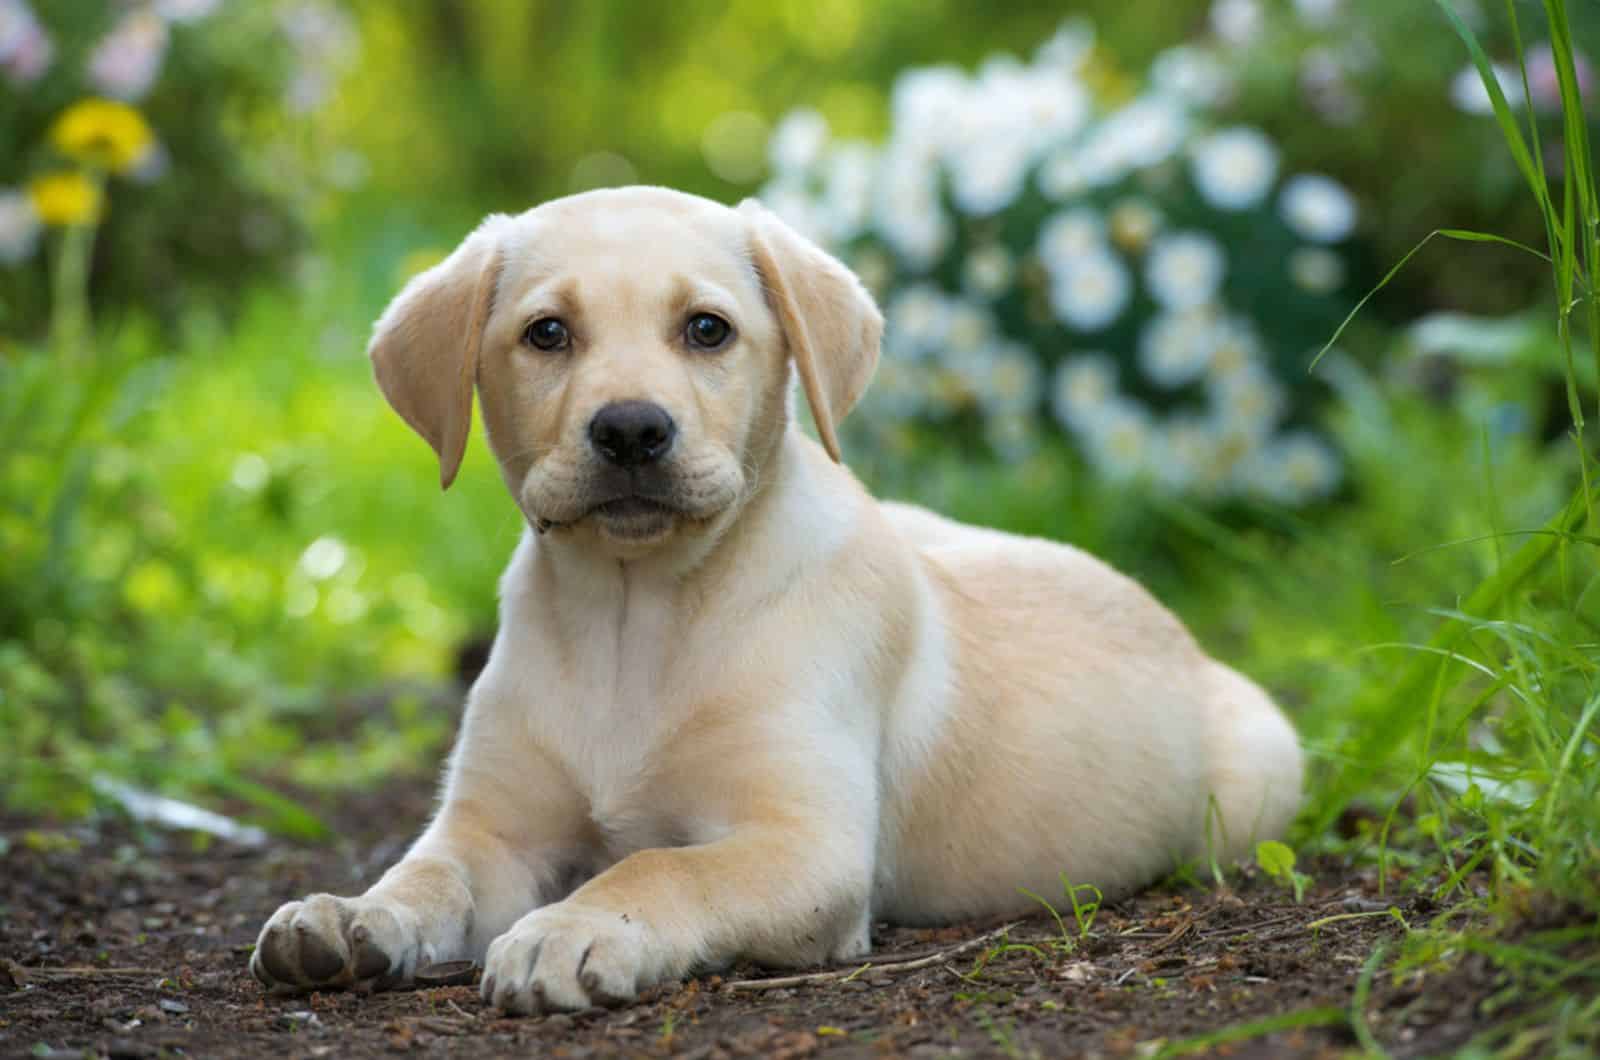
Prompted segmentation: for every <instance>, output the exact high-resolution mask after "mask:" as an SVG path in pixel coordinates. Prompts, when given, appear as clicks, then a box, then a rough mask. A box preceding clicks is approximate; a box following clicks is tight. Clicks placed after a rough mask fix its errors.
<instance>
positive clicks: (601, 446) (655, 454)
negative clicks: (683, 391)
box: [589, 401, 678, 470]
mask: <svg viewBox="0 0 1600 1060" xmlns="http://www.w3.org/2000/svg"><path fill="white" fill-rule="evenodd" d="M677 436H678V425H677V424H676V423H674V422H673V421H672V417H671V416H670V415H669V414H668V413H667V410H666V409H664V408H662V407H661V406H660V405H657V404H656V403H655V402H653V401H614V402H612V403H611V404H609V405H607V406H605V407H604V408H602V409H601V410H600V411H599V412H597V413H595V414H594V419H592V420H590V421H589V444H590V445H591V446H593V447H594V451H595V452H596V453H598V454H600V457H601V459H603V460H605V461H606V462H607V463H610V464H615V465H616V466H617V467H621V468H627V469H630V470H631V469H633V468H638V467H643V466H645V465H646V464H654V463H656V462H657V461H659V460H661V458H662V457H664V456H666V455H667V453H668V452H669V451H671V449H672V442H673V440H674V439H675V438H677Z"/></svg>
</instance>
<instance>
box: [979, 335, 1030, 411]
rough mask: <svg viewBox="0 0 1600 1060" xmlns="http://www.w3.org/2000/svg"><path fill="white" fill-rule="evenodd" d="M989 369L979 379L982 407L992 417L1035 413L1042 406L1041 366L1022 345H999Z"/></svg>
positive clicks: (993, 349)
mask: <svg viewBox="0 0 1600 1060" xmlns="http://www.w3.org/2000/svg"><path fill="white" fill-rule="evenodd" d="M987 368H988V370H987V372H986V374H985V376H984V378H982V379H980V380H975V382H976V383H977V385H976V387H975V388H974V389H975V390H976V392H977V395H978V404H979V406H980V407H982V408H983V410H984V412H985V413H987V414H989V415H1002V414H1007V413H1020V412H1032V411H1033V409H1034V408H1035V407H1036V406H1037V405H1038V404H1039V392H1040V381H1039V365H1038V362H1036V361H1035V360H1034V358H1033V354H1032V352H1031V351H1030V350H1029V349H1028V348H1027V347H1026V346H1024V345H1022V344H1021V343H1019V342H1000V343H996V344H995V345H994V346H992V347H991V348H990V350H989V357H988V366H987Z"/></svg>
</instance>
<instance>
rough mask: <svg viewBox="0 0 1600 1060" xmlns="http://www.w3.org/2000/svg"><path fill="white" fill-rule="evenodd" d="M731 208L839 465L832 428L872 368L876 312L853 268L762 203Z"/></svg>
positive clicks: (878, 328)
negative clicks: (743, 224)
mask: <svg viewBox="0 0 1600 1060" xmlns="http://www.w3.org/2000/svg"><path fill="white" fill-rule="evenodd" d="M739 212H740V213H742V214H744V215H745V216H746V217H747V218H749V220H750V253H751V257H752V259H753V260H754V262H755V267H756V271H757V272H759V273H760V274H761V279H762V282H763V283H764V284H765V285H766V289H767V297H768V300H769V301H770V302H771V303H772V307H773V310H774V311H775V312H776V313H777V315H778V322H779V323H780V324H781V325H782V326H783V335H784V339H785V341H787V343H788V345H789V355H790V356H791V357H793V358H794V364H795V368H796V369H797V370H798V371H799V373H800V383H801V385H802V386H804V387H805V391H806V401H807V402H809V403H810V405H811V417H812V419H814V420H815V421H816V424H817V433H818V434H819V435H821V436H822V444H823V446H824V447H825V448H826V449H827V450H828V455H829V456H831V457H833V459H834V461H835V462H839V463H842V462H843V461H842V458H841V456H840V454H839V436H838V433H837V430H836V427H837V425H838V423H839V422H840V421H841V420H843V419H844V418H845V416H846V415H847V414H848V413H849V412H850V410H851V409H852V408H854V407H855V403H856V402H857V401H858V400H859V399H860V398H861V393H862V391H864V390H866V389H867V384H868V383H869V382H871V381H872V373H873V372H874V371H875V370H876V369H877V367H878V346H879V341H880V340H881V339H882V337H883V314H881V313H879V312H878V307H877V305H875V304H874V303H873V301H872V296H871V295H870V294H868V293H867V289H866V288H865V287H863V286H862V285H861V281H860V280H859V279H857V278H856V274H855V273H853V272H851V271H850V270H849V269H848V268H846V267H845V266H844V264H843V263H842V262H840V261H839V260H838V259H837V258H835V257H833V255H831V254H829V253H827V252H826V251H824V250H823V249H822V248H821V247H819V246H817V245H816V244H815V243H812V242H811V241H810V240H808V239H806V238H805V237H804V236H802V235H800V233H798V232H796V231H795V230H794V229H792V228H790V227H789V226H788V225H786V224H784V223H783V221H782V220H780V219H779V218H778V217H777V216H776V215H775V214H773V213H772V212H771V211H770V210H768V209H767V208H766V207H765V206H762V205H761V204H760V203H759V202H757V201H756V200H754V199H746V200H745V201H744V202H742V203H740V204H739Z"/></svg>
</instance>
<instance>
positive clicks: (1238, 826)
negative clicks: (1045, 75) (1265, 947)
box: [251, 188, 1301, 1012]
mask: <svg viewBox="0 0 1600 1060" xmlns="http://www.w3.org/2000/svg"><path fill="white" fill-rule="evenodd" d="M881 329H882V318H881V317H880V315H879V313H878V311H877V309H876V308H875V307H874V305H873V303H872V299H871V298H870V297H869V296H868V294H867V293H866V291H865V290H864V289H863V288H862V286H861V284H860V283H858V282H857V280H856V278H855V277H854V275H852V274H851V273H850V271H849V270H848V269H846V268H845V267H844V266H843V265H841V264H840V263H839V262H838V261H836V260H834V259H833V258H831V257H830V256H828V255H827V254H825V253H824V252H823V251H821V250H820V249H818V248H817V247H816V246H814V245H812V244H811V243H809V242H807V241H806V240H805V239H803V238H801V237H800V236H799V235H797V234H796V233H795V232H794V231H792V230H790V229H789V228H787V227H786V226H785V225H784V224H783V223H782V222H781V221H779V220H778V219H777V218H776V217H774V216H773V215H772V214H770V213H768V212H767V211H766V210H764V209H763V208H762V207H761V206H759V205H757V204H756V203H753V202H748V203H745V204H744V205H743V206H741V207H739V208H738V209H730V208H728V207H725V206H721V205H718V204H716V203H713V202H709V201H707V200H705V199H700V198H697V197H694V196H691V195H684V194H680V193H677V192H673V191H668V190H665V189H660V188H627V189H619V190H607V191H596V192H589V193H587V194H583V195H577V196H573V197H570V198H566V199H560V200H557V201H555V202H550V203H547V204H545V205H543V206H540V207H538V208H537V209H534V210H530V211H528V212H527V213H524V214H522V215H520V216H517V217H510V216H503V215H496V216H492V217H490V218H489V219H487V220H486V221H485V222H484V223H483V224H482V226H481V227H479V228H478V229H477V231H475V232H473V233H472V234H471V235H470V236H468V237H467V240H466V241H465V242H464V243H463V244H462V245H461V246H460V248H459V249H457V250H456V251H455V253H454V254H452V255H451V256H450V258H449V259H448V260H446V261H445V262H444V263H442V264H440V265H438V266H437V267H435V268H433V269H431V270H429V271H428V272H426V273H423V274H422V275H421V276H418V277H417V278H416V279H415V280H413V281H412V282H411V283H410V284H408V285H407V286H406V288H405V290H403V291H402V292H401V293H400V295H399V296H398V297H397V298H396V299H395V300H394V302H393V304H391V305H390V306H389V308H388V310H387V311H386V312H385V313H384V314H383V317H382V318H381V319H380V320H379V321H378V323H377V327H376V332H375V334H374V337H373V339H372V345H371V349H370V352H371V356H372V360H373V363H374V365H375V367H376V371H377V377H378V382H379V384H380V385H381V387H382V389H383V392H384V394H385V396H386V397H387V398H388V400H389V401H390V403H392V404H393V405H394V407H395V409H396V410H397V411H398V412H399V413H400V415H401V416H403V417H404V418H405V420H406V422H407V423H409V424H410V425H411V426H412V427H414V428H415V429H416V431H417V432H418V433H419V434H421V435H422V437H423V438H425V439H426V440H427V441H428V443H429V444H430V445H432V446H433V448H434V449H435V450H437V452H438V455H439V460H440V464H441V467H442V478H443V482H444V485H446V486H448V485H449V484H450V481H451V480H452V479H453V478H454V477H455V474H456V469H457V467H458V466H459V465H460V462H461V457H462V452H463V450H464V449H465V447H466V444H467V436H468V433H469V426H470V422H471V414H472V404H473V394H474V390H476V393H477V397H478V402H479V404H480V407H481V409H482V411H483V418H484V421H485V425H486V427H487V431H488V436H489V442H490V445H491V446H492V447H493V450H494V452H495V454H496V456H497V458H498V460H499V464H500V469H501V472H502V473H503V474H504V476H505V481H506V485H507V486H509V487H510V490H511V496H512V497H513V498H514V499H515V501H516V503H517V506H518V507H519V508H521V510H522V512H523V514H524V516H525V517H526V519H527V523H528V530H527V532H526V533H525V534H524V536H523V540H522V542H521V544H520V545H519V546H518V548H517V551H516V555H515V556H514V557H513V558H512V560H511V565H510V568H509V569H508V570H507V571H506V574H505V577H504V580H503V582H502V583H501V596H502V602H501V626H500V634H499V637H498V639H497V640H496V641H495V645H494V650H493V653H492V655H491V657H490V659H489V663H488V667H487V668H486V669H485V670H484V672H483V675H482V676H481V677H480V678H479V679H478V682H477V684H476V685H475V686H474V687H473V689H472V692H471V695H470V697H469V699H468V703H467V709H466V715H465V717H464V719H463V721H462V724H461V732H460V735H459V738H458V740H457V743H456V746H455V750H454V752H453V753H452V755H451V758H450V764H449V769H448V774H447V777H446V779H445V782H444V791H443V796H442V801H441V805H440V808H439V811H438V815H437V816H436V817H435V818H434V820H433V822H432V823H431V824H430V825H429V826H428V828H427V830H426V831H425V832H424V833H423V834H422V837H421V838H420V839H418V840H417V842H416V844H415V845H414V846H413V847H412V848H411V850H410V852H409V853H407V854H406V856H405V857H404V859H402V860H401V861H400V863H399V864H398V865H395V866H394V867H393V868H392V869H390V870H389V872H388V873H387V874H386V875H385V876H384V877H383V878H382V879H381V880H380V881H379V882H378V883H377V884H376V885H375V886H373V887H372V889H371V890H369V891H367V892H366V893H365V894H363V895H361V896H359V897H354V898H338V897H334V896H332V895H326V894H318V895H312V896H311V897H308V898H306V899H304V900H303V901H296V902H290V903H289V904H287V905H285V906H284V907H283V908H282V909H280V910H278V912H277V913H276V914H275V915H274V916H273V917H272V919H271V920H270V921H268V923H267V924H266V926H265V927H264V928H263V929H262V932H261V937H260V941H259V943H258V945H257V946H256V950H255V955H254V957H253V958H252V960H251V968H252V970H253V972H254V973H255V975H256V976H257V977H258V978H259V979H260V980H261V981H262V982H264V983H266V984H269V985H271V986H274V987H281V988H287V989H301V990H304V989H311V988H317V987H323V986H330V985H341V984H349V983H353V982H357V981H366V980H375V981H378V982H380V983H381V982H388V981H393V980H395V979H400V980H403V979H405V978H407V977H409V976H410V975H411V974H412V973H413V972H414V971H416V970H417V969H418V968H419V967H420V966H424V965H427V964H429V963H430V962H434V961H442V960H451V959H458V958H472V959H475V960H480V961H482V962H483V963H484V978H483V996H484V998H485V999H486V1000H487V1001H490V1002H492V1003H493V1004H495V1005H498V1006H501V1007H502V1008H504V1009H507V1010H509V1011H512V1012H538V1011H542V1010H548V1009H577V1008H583V1007H585V1006H588V1005H591V1004H615V1003H619V1002H624V1001H627V1000H629V999H630V998H633V997H634V996H635V995H636V994H637V993H638V992H639V991H640V990H641V989H644V988H645V987H648V986H650V985H651V984H654V983H659V982H662V981H663V980H672V979H675V978H678V977H680V976H682V975H684V974H685V973H686V972H689V971H690V970H691V969H695V968H700V967H710V966H716V965H719V964H726V963H728V962H730V961H732V960H734V959H735V958H739V957H746V958H751V959H754V960H756V961H760V962H763V963H768V964H774V965H806V964H812V963H816V962H822V961H830V960H840V959H845V958H855V957H859V956H860V955H861V954H863V953H865V952H866V951H867V948H868V944H869V940H868V928H869V925H870V924H871V922H872V921H873V920H874V919H875V918H885V919H890V920H894V921H898V922H902V923H912V924H930V923H939V922H945V921H952V920H960V919H963V918H968V917H981V916H994V915H998V914H1008V915H1009V914H1015V913H1020V912H1023V911H1026V910H1029V909H1033V908H1036V906H1035V905H1034V903H1033V900H1032V899H1030V898H1028V897H1026V896H1025V895H1023V894H1022V891H1021V888H1029V889H1031V890H1033V891H1035V892H1038V893H1059V889H1060V883H1059V880H1060V877H1061V874H1062V873H1063V872H1065V873H1066V874H1067V875H1068V876H1069V877H1070V878H1071V879H1072V880H1073V881H1076V882H1086V883H1093V884H1096V885H1098V886H1099V887H1101V888H1102V889H1104V890H1105V891H1106V892H1107V893H1110V894H1115V893H1119V892H1126V891H1127V890H1129V889H1130V888H1133V887H1136V886H1139V885H1141V884H1144V883H1147V882H1149V881H1150V880H1152V879H1154V878H1156V877H1158V876H1159V875H1161V874H1162V873H1163V872H1165V871H1167V870H1168V869H1169V868H1170V867H1171V866H1172V865H1173V864H1174V862H1176V861H1178V860H1180V859H1183V858H1187V857H1192V856H1196V855H1202V856H1203V855H1205V854H1207V853H1211V854H1215V855H1216V856H1219V857H1233V856H1236V855H1238V854H1240V853H1241V852H1243V851H1245V850H1246V849H1248V844H1250V843H1251V842H1253V841H1254V840H1255V839H1257V838H1261V837H1266V836H1271V835H1275V834H1277V833H1279V832H1280V831H1281V830H1282V829H1283V828H1284V827H1285V825H1286V824H1287V823H1288V821H1289V819H1290V818H1291V816H1292V815H1293V814H1294V812H1295V808H1296V804H1297V802H1298V798H1299V791H1300V778H1301V758H1300V751H1299V747H1298V745H1297V743H1296V739H1295V734H1294V731H1293V730H1292V729H1291V727H1290V726H1289V724H1288V723H1287V722H1286V721H1285V720H1284V717H1283V715H1282V714H1280V713H1279V711H1278V710H1277V708H1276V707H1275V706H1274V705H1273V703H1272V702H1271V701H1270V700H1269V699H1268V698H1267V697H1266V695H1264V694H1263V693H1262V692H1261V690H1260V689H1258V688H1257V687H1256V686H1255V685H1253V684H1252V683H1251V682H1250V681H1249V680H1247V679H1246V678H1244V677H1242V676H1240V675H1239V674H1237V673H1235V672H1234V671H1232V670H1230V669H1228V668H1227V667H1226V666H1223V665H1222V664H1220V663H1218V662H1215V661H1213V660H1212V659H1210V658H1208V657H1207V656H1206V655H1205V653H1204V652H1202V651H1201V650H1200V648H1199V646H1198V645H1196V644H1195V642H1194V639H1193V638H1192V637H1191V636H1190V635H1189V634H1188V632H1187V631H1185V629H1184V628H1183V626H1182V625H1180V624H1179V622H1178V620H1177V619H1176V618H1174V617H1173V615H1172V614H1170V613H1169V612H1168V611H1167V610H1166V609H1165V608H1163V607H1162V606H1161V605H1160V604H1158V603H1157V602H1156V601H1155V600H1154V599H1152V598H1151V597H1150V596H1149V595H1148V594H1147V593H1145V592H1144V590H1143V589H1141V588H1140V587H1139V586H1138V585H1137V584H1135V583H1134V582H1132V581H1130V580H1129V579H1128V578H1125V577H1123V576H1122V575H1120V574H1118V573H1116V572H1115V571H1113V570H1111V569H1110V568H1108V567H1107V566H1105V565H1104V564H1102V563H1100V562H1099V561H1097V560H1095V559H1093V558H1092V557H1090V556H1088V555H1086V554H1084V553H1083V552H1080V551H1077V550H1076V549H1072V548H1068V547H1066V546H1063V545H1058V544H1052V543H1049V542H1045V541H1037V540H1029V539H1025V538H1020V537H1013V536H1011V535H1008V534H1003V533H999V532H996V531H993V530H981V529H973V528H969V527H966V526H962V525H960V524H957V523H954V522H951V521H948V520H946V519H943V518H941V517H939V516H937V515H934V514H932V513H930V512H926V511H922V510H920V509H917V508H912V507H908V506H903V505H897V504H880V503H878V502H876V501H874V500H873V499H872V498H871V497H869V496H868V495H867V494H866V493H865V492H864V491H863V490H862V488H861V487H860V485H859V484H857V482H856V480H855V479H854V478H852V477H851V475H850V473H849V472H848V471H846V470H845V469H844V468H843V467H841V466H840V465H839V463H838V461H839V447H838V442H837V441H836V438H835V425H836V424H837V423H838V422H839V420H840V419H841V418H842V417H843V416H844V415H845V414H846V413H847V412H849V411H850V408H851V406H852V405H854V404H855V403H856V399H857V398H859V397H860V396H861V392H862V390H863V389H864V388H865V387H866V385H867V382H868V380H869V379H871V378H872V374H873V369H874V366H875V364H876V362H877V358H878V340H879V335H880V332H881ZM795 377H798V379H799V382H800V387H801V388H803V390H804V391H805V396H806V400H807V401H808V402H809V403H810V405H811V411H812V413H813V418H814V420H815V422H816V425H817V428H818V433H819V434H820V436H821V439H822V444H821V445H820V446H819V445H818V444H817V443H815V442H813V441H811V440H810V439H809V438H808V437H807V436H806V435H805V434H803V433H802V432H801V430H800V429H799V428H798V427H797V426H796V424H795V417H794V411H793V408H792V405H791V393H792V391H793V389H794V387H792V386H791V381H792V380H793V379H794V378H795Z"/></svg>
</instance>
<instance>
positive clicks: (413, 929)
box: [250, 749, 584, 990]
mask: <svg viewBox="0 0 1600 1060" xmlns="http://www.w3.org/2000/svg"><path fill="white" fill-rule="evenodd" d="M467 750H468V753H466V754H459V755H458V757H457V759H456V762H455V765H454V767H453V768H452V770H451V776H450V779H449V782H448V783H447V785H446V793H445V798H444V804H443V806H442V807H441V809H440V811H439V814H438V816H437V817H435V818H434V820H433V823H432V824H430V825H429V826H428V829H427V830H426V831H425V832H424V833H423V834H422V836H421V838H419V839H418V840H417V842H416V843H415V844H414V845H413V846H412V848H411V849H410V851H408V852H407V854H406V856H405V857H404V858H403V859H401V861H400V862H399V863H398V864H397V865H395V866H394V867H393V868H391V869H390V870H389V871H388V872H386V873H384V875H383V878H382V879H380V880H379V881H378V882H377V883H376V884H374V885H373V886H372V887H371V888H370V889H369V890H368V891H367V892H366V893H365V894H363V895H360V896H359V897H353V898H340V897H335V896H334V895H331V894H314V895H311V896H309V897H307V898H305V899H303V900H301V901H295V902H289V903H288V904H286V905H284V906H283V907H282V908H280V909H279V910H278V911H277V912H276V913H275V914H273V916H272V918H271V919H270V920H268V921H267V923H266V926H265V927H263V928H262V929H261V935H260V938H259V939H258V941H257V943H256V948H255V953H254V955H253V956H252V957H251V960H250V970H251V972H252V973H254V975H255V977H256V978H257V979H259V980H260V981H261V982H262V983H264V984H266V985H267V986H269V987H274V988H277V989H287V990H312V989H317V988H321V987H330V986H349V985H351V984H354V983H358V982H373V983H376V984H378V985H387V984H389V983H391V982H404V981H407V980H409V979H410V978H411V976H412V975H413V974H414V973H415V972H416V971H417V969H418V968H422V967H426V966H427V965H429V964H431V963H433V962H435V961H447V960H456V959H459V958H467V957H474V958H475V957H477V956H478V955H480V954H482V953H483V951H484V948H485V946H486V945H487V943H488V940H489V939H492V938H494V937H495V936H497V935H499V934H500V933H501V932H503V931H504V930H505V929H506V928H507V927H508V926H510V925H511V924H512V923H513V922H515V920H516V919H517V918H518V917H519V916H521V915H522V914H524V913H526V912H527V911H528V910H529V909H531V908H533V907H535V906H537V905H540V904H542V903H544V902H548V901H553V900H554V899H556V898H558V897H559V896H560V895H559V894H558V893H557V891H556V888H557V887H558V886H559V885H560V882H561V880H562V879H563V878H564V877H565V876H566V874H567V870H568V869H569V868H570V867H571V862H572V861H573V860H574V859H575V857H576V854H575V851H576V850H577V848H578V839H577V833H578V831H579V829H580V828H581V827H582V822H583V820H584V816H583V813H582V810H581V804H580V801H579V799H578V796H577V794H576V792H575V791H574V790H573V789H572V787H571V785H570V783H569V782H568V781H567V779H566V777H565V774H563V773H562V772H561V771H560V770H559V769H549V768H547V769H540V768H538V767H539V766H540V765H542V764H543V763H540V762H537V761H525V762H523V763H522V764H521V770H520V771H519V772H520V773H521V774H522V776H523V779H521V781H520V783H518V784H515V785H512V784H509V783H508V782H507V780H506V779H503V778H502V777H501V776H498V775H497V774H496V771H492V770H485V769H482V768H481V763H479V764H478V765H477V766H475V765H474V764H473V762H472V756H471V754H470V749H467ZM516 775H517V774H506V775H505V776H507V777H509V776H516Z"/></svg>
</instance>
